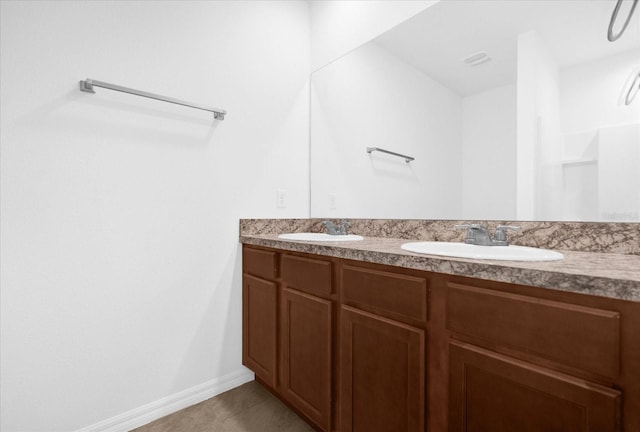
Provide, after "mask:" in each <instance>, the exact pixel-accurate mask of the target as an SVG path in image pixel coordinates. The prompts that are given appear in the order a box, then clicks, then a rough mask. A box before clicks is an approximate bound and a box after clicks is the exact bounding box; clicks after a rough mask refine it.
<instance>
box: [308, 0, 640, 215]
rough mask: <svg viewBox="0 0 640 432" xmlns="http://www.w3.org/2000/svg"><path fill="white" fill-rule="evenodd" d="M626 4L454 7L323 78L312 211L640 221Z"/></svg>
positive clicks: (632, 26) (637, 112)
mask: <svg viewBox="0 0 640 432" xmlns="http://www.w3.org/2000/svg"><path fill="white" fill-rule="evenodd" d="M633 3H634V2H633V0H624V1H622V0H621V2H620V5H621V7H620V10H619V13H618V19H617V21H618V22H615V23H614V25H613V28H614V32H617V31H619V30H620V28H621V27H622V25H623V24H624V21H625V18H626V16H628V14H629V12H630V11H631V7H632V5H633ZM615 6H616V1H613V0H606V1H597V0H567V1H561V0H554V1H540V0H533V1H524V0H513V1H487V0H443V1H440V2H438V3H436V4H435V5H433V6H431V7H429V8H428V9H426V10H424V11H423V12H421V13H420V14H418V15H416V16H414V17H413V18H411V19H409V20H407V21H405V22H404V23H401V24H400V25H398V26H396V27H395V28H393V29H391V30H389V31H388V32H386V33H384V34H382V35H380V36H379V37H377V38H376V39H374V40H372V41H370V42H369V43H367V44H365V45H363V46H361V47H359V48H358V49H356V50H354V51H351V52H350V53H348V54H346V55H345V56H343V57H341V58H339V59H338V60H336V61H334V62H332V63H331V64H329V65H327V66H325V67H323V68H322V69H319V70H318V71H316V72H314V73H313V75H312V79H311V152H310V153H311V212H310V213H311V217H322V218H324V217H335V218H399V219H412V218H417V219H479V220H484V219H489V220H491V219H496V220H564V221H627V222H630V221H631V222H636V221H640V94H638V97H637V98H635V100H633V99H634V96H635V93H636V92H637V90H638V87H640V78H639V74H640V6H639V7H638V8H637V9H638V10H636V11H635V14H634V15H632V16H631V20H630V22H629V24H628V26H627V28H626V30H625V32H624V33H623V34H622V36H621V37H620V38H619V39H618V40H616V41H615V42H610V41H609V40H608V39H607V30H608V27H609V22H610V19H611V17H612V12H613V9H614V7H615ZM627 103H628V104H627ZM367 148H378V149H383V150H388V151H390V152H394V153H398V154H401V155H406V156H409V157H411V158H414V160H412V161H409V162H407V159H405V158H404V157H399V156H395V155H393V154H389V153H384V152H382V151H377V150H373V151H371V152H368V151H367ZM369 150H371V149H369Z"/></svg>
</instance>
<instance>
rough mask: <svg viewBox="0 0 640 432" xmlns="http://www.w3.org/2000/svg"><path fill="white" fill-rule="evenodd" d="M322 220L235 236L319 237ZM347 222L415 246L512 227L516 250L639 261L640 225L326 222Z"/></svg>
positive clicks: (246, 223)
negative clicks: (472, 230) (476, 229)
mask: <svg viewBox="0 0 640 432" xmlns="http://www.w3.org/2000/svg"><path fill="white" fill-rule="evenodd" d="M324 220H327V219H241V220H240V236H241V237H242V236H251V235H263V234H282V233H291V232H323V231H324V229H323V227H322V221H324ZM329 220H332V221H334V222H338V221H348V222H349V223H350V224H351V225H350V227H349V233H350V234H359V235H362V236H365V237H382V238H397V239H406V240H420V241H452V242H458V241H459V242H461V241H464V237H465V230H464V229H459V228H455V227H454V226H455V225H459V224H471V223H478V224H482V225H484V226H485V227H487V228H488V229H489V231H490V232H494V231H495V227H496V226H498V225H515V226H519V227H520V228H521V229H520V230H519V231H509V233H508V235H509V242H510V243H511V244H514V245H519V246H531V247H539V248H545V249H556V250H567V251H580V252H598V253H615V254H625V255H640V224H639V223H619V222H611V223H609V222H529V221H528V222H521V221H519V222H515V221H468V220H467V221H462V220H459V221H456V220H422V219H420V220H418V219H329Z"/></svg>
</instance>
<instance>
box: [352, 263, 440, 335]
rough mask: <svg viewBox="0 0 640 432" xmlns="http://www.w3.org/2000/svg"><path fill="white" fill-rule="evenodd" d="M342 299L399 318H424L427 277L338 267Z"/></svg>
mask: <svg viewBox="0 0 640 432" xmlns="http://www.w3.org/2000/svg"><path fill="white" fill-rule="evenodd" d="M341 277H342V281H341V282H342V285H341V286H342V302H343V303H345V304H350V305H355V306H358V307H359V308H361V309H365V310H370V311H372V312H375V313H377V314H380V315H383V316H387V317H390V318H394V319H398V320H401V321H407V320H408V321H410V322H420V323H425V322H426V321H427V296H428V290H427V280H426V279H424V278H419V277H414V276H407V275H403V274H399V273H390V272H384V271H378V270H369V269H364V268H359V267H352V266H348V265H345V266H343V267H342V273H341Z"/></svg>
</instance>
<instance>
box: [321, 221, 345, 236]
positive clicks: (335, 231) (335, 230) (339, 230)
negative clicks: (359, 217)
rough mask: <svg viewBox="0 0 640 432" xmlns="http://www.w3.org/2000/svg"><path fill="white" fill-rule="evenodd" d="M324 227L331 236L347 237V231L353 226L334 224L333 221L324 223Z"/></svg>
mask: <svg viewBox="0 0 640 432" xmlns="http://www.w3.org/2000/svg"><path fill="white" fill-rule="evenodd" d="M322 225H323V226H324V227H325V229H326V231H327V234H329V235H347V231H348V229H349V227H350V226H351V224H350V223H349V222H346V221H344V222H340V223H339V224H337V225H336V224H334V223H333V222H331V221H324V222H322Z"/></svg>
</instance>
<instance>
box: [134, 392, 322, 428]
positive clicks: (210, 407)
mask: <svg viewBox="0 0 640 432" xmlns="http://www.w3.org/2000/svg"><path fill="white" fill-rule="evenodd" d="M134 432H313V429H312V428H311V427H310V426H308V425H307V424H306V423H305V422H304V421H303V420H302V419H301V418H300V417H298V416H297V415H296V414H295V413H294V412H293V411H291V410H290V409H289V408H287V407H286V406H285V405H284V404H283V403H282V402H280V401H279V400H278V399H276V398H275V397H274V396H273V395H272V394H271V393H269V392H268V391H267V390H265V389H264V387H262V386H261V385H260V384H258V383H257V382H255V381H252V382H249V383H247V384H244V385H241V386H240V387H237V388H235V389H233V390H229V391H228V392H225V393H222V394H220V395H218V396H216V397H213V398H211V399H209V400H206V401H204V402H201V403H199V404H197V405H193V406H191V407H188V408H185V409H183V410H181V411H178V412H176V413H174V414H171V415H168V416H166V417H163V418H161V419H158V420H156V421H154V422H152V423H149V424H147V425H145V426H142V427H140V428H137V429H134Z"/></svg>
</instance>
